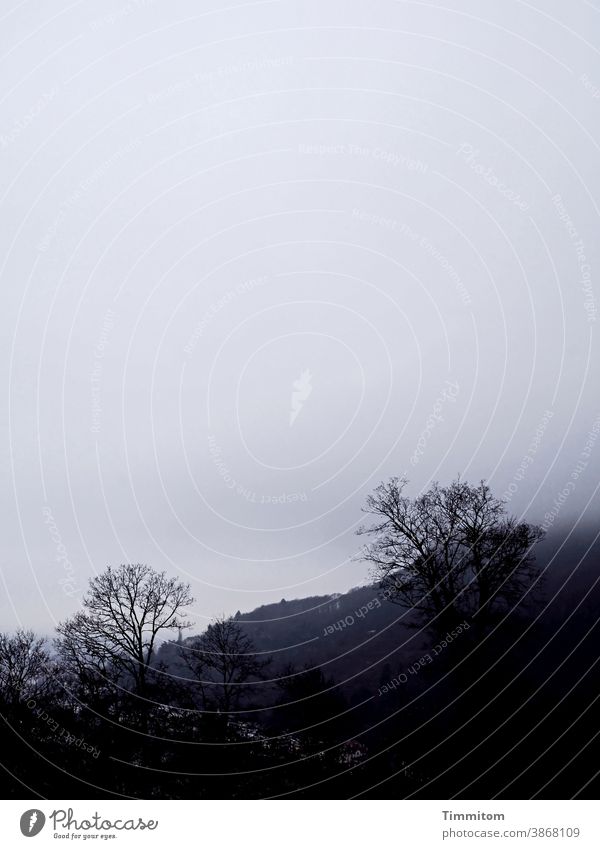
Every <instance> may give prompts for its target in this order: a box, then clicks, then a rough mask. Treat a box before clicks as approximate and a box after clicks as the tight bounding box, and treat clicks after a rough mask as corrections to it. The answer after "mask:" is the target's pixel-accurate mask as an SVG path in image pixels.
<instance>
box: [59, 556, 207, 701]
mask: <svg viewBox="0 0 600 849" xmlns="http://www.w3.org/2000/svg"><path fill="white" fill-rule="evenodd" d="M192 602H193V598H192V597H191V595H190V587H189V584H184V583H182V582H181V581H178V580H177V579H176V578H167V577H166V575H165V573H164V572H155V571H154V570H153V569H151V568H150V567H149V566H145V565H143V564H140V563H136V564H128V565H121V566H119V567H118V568H116V569H113V568H112V567H109V568H108V569H107V570H106V571H105V572H103V573H102V574H101V575H98V577H96V578H93V579H92V580H91V581H90V588H89V590H88V592H87V594H86V595H85V597H84V599H83V610H81V611H80V612H79V613H77V614H75V616H73V617H72V618H71V619H67V620H66V621H65V622H62V623H61V624H60V625H59V626H58V628H57V631H58V633H59V635H60V636H59V639H58V640H57V649H58V652H59V654H60V656H61V659H62V661H63V663H65V664H66V665H67V667H68V668H69V669H71V671H72V672H73V673H74V674H76V675H77V676H78V677H83V680H84V681H87V683H88V684H89V682H90V681H92V680H94V681H96V682H97V681H98V680H107V679H108V680H111V681H112V680H114V679H115V677H116V676H121V677H123V678H124V679H130V680H131V681H132V682H133V690H134V692H135V693H136V694H137V695H139V696H145V695H146V694H147V691H148V685H149V680H150V676H151V672H152V662H153V659H154V655H155V652H156V648H157V639H158V637H159V635H160V634H161V632H164V631H171V630H173V629H177V628H189V627H190V625H191V623H190V622H189V621H188V620H187V619H185V618H184V617H183V613H184V610H185V608H186V607H188V606H189V605H190V604H192Z"/></svg>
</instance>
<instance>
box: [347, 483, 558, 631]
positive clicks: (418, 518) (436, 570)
mask: <svg viewBox="0 0 600 849" xmlns="http://www.w3.org/2000/svg"><path fill="white" fill-rule="evenodd" d="M407 483H408V481H407V480H406V479H403V478H397V477H395V478H391V479H390V480H389V481H388V482H387V483H382V484H380V485H379V486H378V487H377V489H376V490H375V491H374V493H373V494H372V495H370V496H369V497H368V499H367V506H366V509H365V512H366V513H368V514H370V515H371V516H373V517H374V519H375V523H374V524H372V525H370V526H368V527H361V528H359V531H358V533H359V534H367V535H369V536H370V537H371V538H372V541H371V542H370V543H369V544H367V545H366V546H365V549H364V550H363V558H364V559H365V560H367V561H369V562H371V563H372V564H373V565H374V567H375V568H374V576H375V577H376V578H377V579H378V580H379V581H380V583H381V586H382V588H383V590H384V592H385V594H386V595H387V596H388V597H389V598H390V600H391V601H394V602H396V603H399V604H401V605H403V606H404V607H406V608H408V609H412V610H414V611H415V612H417V613H418V614H420V616H421V618H424V619H425V620H426V621H428V622H430V623H431V624H432V626H433V627H434V628H436V629H438V630H445V629H448V628H452V627H454V626H455V625H457V624H458V623H459V622H461V621H462V620H464V619H473V617H475V618H476V620H477V621H478V622H479V623H480V624H481V625H484V624H488V623H489V622H490V621H491V619H492V618H493V616H494V614H495V613H497V612H498V611H499V610H500V609H502V608H504V609H506V608H508V607H511V606H513V605H515V604H516V603H518V602H519V600H520V599H522V598H523V596H524V594H525V592H526V590H527V589H528V588H529V587H530V585H531V582H532V581H533V579H534V578H535V577H536V575H537V574H538V573H537V569H536V567H535V564H534V558H533V555H532V547H533V546H534V544H535V543H536V542H537V541H538V540H539V539H540V538H541V537H542V535H543V534H542V531H541V529H539V528H537V527H535V526H532V525H528V524H526V523H524V522H517V520H516V519H515V518H514V517H509V516H507V515H506V509H505V505H504V503H503V502H502V501H499V500H498V499H496V498H494V496H493V495H492V493H491V491H490V488H489V487H488V486H487V485H486V483H485V482H484V481H482V482H481V483H480V484H479V485H477V486H470V485H469V484H467V483H465V482H463V481H461V480H460V479H457V480H456V481H453V482H452V483H451V484H450V485H449V486H447V487H441V486H440V485H439V484H437V483H434V484H433V485H432V486H431V487H430V488H429V490H427V491H426V492H424V493H423V494H422V495H420V496H418V497H417V498H414V499H411V498H408V497H406V496H405V495H404V494H403V492H404V488H405V486H406V484H407Z"/></svg>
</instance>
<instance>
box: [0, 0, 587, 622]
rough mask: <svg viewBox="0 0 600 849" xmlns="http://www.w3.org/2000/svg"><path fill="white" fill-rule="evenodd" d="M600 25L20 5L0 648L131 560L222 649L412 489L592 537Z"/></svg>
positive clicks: (357, 577)
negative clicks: (188, 608)
mask: <svg viewBox="0 0 600 849" xmlns="http://www.w3.org/2000/svg"><path fill="white" fill-rule="evenodd" d="M599 34H600V8H599V9H596V8H595V7H594V5H593V4H592V3H589V2H585V0H578V1H577V0H576V2H573V3H569V4H564V3H562V2H559V0H536V2H534V3H524V2H512V0H506V2H499V0H496V2H480V0H477V2H475V0H472V2H469V1H468V0H449V2H448V3H447V4H445V6H440V5H437V4H434V3H429V2H390V0H382V2H377V0H372V2H368V3H367V2H358V0H356V2H355V1H354V0H325V2H323V0H319V2H313V0H298V1H297V2H289V0H275V1H274V2H257V3H251V2H248V3H236V4H232V5H231V6H230V7H229V8H224V6H223V4H222V3H218V2H213V3H210V4H209V3H207V2H199V3H198V2H183V1H182V0H174V2H170V3H160V2H152V0H140V2H134V0H130V2H125V0H112V1H111V2H109V3H106V2H101V0H92V1H91V2H90V1H89V0H88V2H78V3H63V2H62V1H61V0H56V2H54V3H52V4H50V6H48V4H46V3H43V2H41V0H36V2H26V3H23V4H20V5H18V6H15V9H14V11H6V12H5V13H4V16H3V18H2V24H1V26H0V52H1V55H2V64H1V67H2V89H1V101H0V155H1V157H2V163H3V168H2V173H1V177H0V179H1V186H0V193H1V206H0V214H1V219H0V223H1V230H0V232H1V233H2V243H3V247H2V252H1V261H2V266H1V268H2V270H1V275H2V289H1V291H2V301H3V303H2V310H1V312H0V321H1V323H2V327H1V337H2V353H3V357H2V368H3V372H2V377H3V386H4V392H3V396H2V397H3V416H2V421H3V424H2V427H3V435H5V436H6V439H5V440H3V460H4V467H5V469H6V473H5V480H6V482H7V486H6V487H4V488H3V494H2V500H3V503H2V515H3V518H4V533H3V553H2V562H1V567H2V580H3V589H2V597H1V600H0V612H1V624H0V627H1V628H2V629H6V630H9V629H12V628H14V627H16V626H17V625H25V626H28V627H34V628H36V629H39V630H41V631H45V632H49V631H50V630H51V628H52V626H53V624H54V623H55V622H56V621H57V620H59V619H61V618H63V617H64V616H66V615H68V614H70V613H72V612H74V611H75V610H76V609H77V607H78V605H79V602H80V598H81V594H82V592H83V591H84V589H85V586H86V583H87V580H88V578H89V577H90V576H91V575H93V574H94V573H97V572H98V571H100V570H102V569H103V568H104V567H105V566H106V565H108V564H113V565H116V564H118V563H121V562H147V563H149V564H150V565H152V566H154V567H155V568H158V569H166V570H167V571H168V572H169V573H176V574H179V575H180V576H181V577H184V578H185V579H187V580H189V581H190V582H191V583H192V586H193V592H194V595H195V596H196V598H197V603H196V609H195V611H194V617H195V619H196V621H197V622H198V623H199V625H203V624H205V623H206V621H207V618H208V617H211V616H213V615H215V614H218V613H220V612H227V613H229V612H235V611H236V610H237V609H238V608H239V609H242V610H249V609H252V608H254V607H255V606H257V605H258V604H261V603H264V602H269V601H275V600H279V599H280V598H281V597H287V598H294V597H302V596H307V595H314V594H320V593H328V592H334V591H344V590H346V589H348V588H349V587H351V586H353V585H356V584H357V583H359V582H361V581H363V580H365V579H366V578H367V577H368V569H367V567H366V566H365V565H364V564H361V563H360V562H353V561H352V558H353V555H354V554H355V553H356V551H357V549H358V547H359V542H360V541H359V540H358V539H357V538H356V536H355V533H354V531H355V529H356V526H357V524H359V523H360V521H361V518H362V517H361V507H362V505H363V504H364V500H365V497H366V495H367V494H368V492H369V491H370V490H371V489H372V488H373V487H374V486H375V485H376V484H377V483H378V482H379V481H380V480H382V479H384V478H387V477H388V476H390V475H392V474H403V473H407V474H408V476H409V477H410V480H411V485H410V491H411V493H413V494H415V493H417V492H419V491H420V490H421V489H422V488H424V487H426V486H427V485H428V484H429V483H430V482H431V480H432V479H438V480H440V481H442V482H447V481H449V480H450V479H451V478H453V477H454V476H455V475H456V474H457V473H459V472H460V473H461V474H462V475H463V476H464V477H466V478H467V479H469V480H479V479H480V478H486V479H488V480H489V481H490V482H491V484H492V486H493V488H494V491H495V492H496V493H497V494H498V495H502V494H503V493H504V494H506V496H507V497H508V498H509V500H510V509H511V510H512V511H514V512H515V513H516V514H517V515H519V516H520V515H523V514H525V515H526V516H527V517H528V518H529V519H530V520H532V521H539V522H542V521H544V516H545V515H546V514H550V516H551V520H550V519H547V521H548V522H549V523H550V525H549V526H550V527H554V528H556V527H557V526H558V525H559V524H562V523H565V522H573V521H575V520H577V519H579V518H580V519H581V521H582V522H584V523H588V524H593V523H594V522H596V520H597V517H598V506H599V501H598V499H597V498H595V492H596V488H597V485H598V479H599V476H598V470H599V462H598V461H599V457H600V446H598V445H596V444H595V441H596V438H597V434H598V430H599V429H600V419H599V416H600V401H599V397H598V385H599V384H598V371H599V368H598V365H599V358H598V344H597V333H598V330H597V327H596V323H597V321H596V320H597V308H598V299H599V298H600V284H599V283H598V280H597V276H596V269H597V268H598V261H599V255H598V254H599V251H598V232H599V231H598V226H599V214H598V213H599V208H598V204H599V202H600V170H599V169H598V156H599V152H600V149H599V145H600V120H599V118H600V52H599V49H598V44H599V38H598V36H599ZM590 431H591V432H592V436H589V433H590ZM561 493H564V494H563V495H561ZM590 499H591V501H590ZM594 499H595V500H594ZM552 511H553V512H552Z"/></svg>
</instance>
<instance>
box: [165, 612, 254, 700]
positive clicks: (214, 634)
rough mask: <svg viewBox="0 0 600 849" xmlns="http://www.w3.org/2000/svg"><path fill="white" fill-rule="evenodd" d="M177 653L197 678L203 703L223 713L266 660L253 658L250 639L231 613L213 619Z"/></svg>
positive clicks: (247, 688) (240, 697)
mask: <svg viewBox="0 0 600 849" xmlns="http://www.w3.org/2000/svg"><path fill="white" fill-rule="evenodd" d="M179 654H180V656H181V658H182V659H183V661H184V663H185V664H186V666H187V668H188V669H189V670H190V671H191V672H192V673H193V675H194V677H195V679H196V681H197V685H198V689H199V692H200V696H201V701H202V704H203V706H204V707H205V708H210V707H216V708H217V709H218V710H219V711H221V712H222V713H224V714H227V713H229V712H230V711H232V710H235V709H236V708H237V707H238V706H239V705H240V702H241V701H242V697H243V696H244V695H248V693H249V691H250V689H251V682H252V681H256V680H258V679H259V678H260V677H261V675H262V673H263V671H264V669H265V667H266V666H268V664H269V663H270V660H260V659H259V658H257V656H256V653H255V648H254V644H253V642H252V640H251V639H250V637H249V636H248V635H247V634H246V633H245V631H244V630H243V628H242V627H241V626H240V625H239V624H238V623H237V622H236V621H235V620H234V619H233V618H231V617H230V618H225V617H221V618H218V619H216V620H215V622H213V623H212V624H211V625H209V626H208V628H207V629H206V631H205V632H204V633H203V634H201V635H200V636H199V637H196V638H195V639H193V640H191V641H189V642H188V643H187V644H185V645H183V646H182V647H181V648H180V650H179Z"/></svg>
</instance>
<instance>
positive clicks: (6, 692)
mask: <svg viewBox="0 0 600 849" xmlns="http://www.w3.org/2000/svg"><path fill="white" fill-rule="evenodd" d="M51 666H52V661H51V658H50V655H49V653H48V651H47V650H46V648H45V641H44V639H43V638H42V637H36V635H35V634H34V633H33V631H23V630H18V631H17V632H16V633H15V634H13V635H12V636H10V635H8V634H0V698H1V699H2V701H3V703H4V704H5V705H7V706H14V705H16V704H17V703H19V702H27V701H28V700H30V699H33V700H36V701H37V700H38V699H40V698H42V697H43V696H45V695H46V693H47V692H48V688H49V686H50V682H51Z"/></svg>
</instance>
